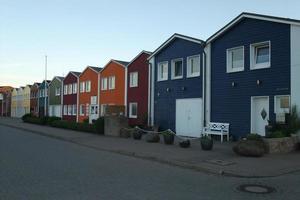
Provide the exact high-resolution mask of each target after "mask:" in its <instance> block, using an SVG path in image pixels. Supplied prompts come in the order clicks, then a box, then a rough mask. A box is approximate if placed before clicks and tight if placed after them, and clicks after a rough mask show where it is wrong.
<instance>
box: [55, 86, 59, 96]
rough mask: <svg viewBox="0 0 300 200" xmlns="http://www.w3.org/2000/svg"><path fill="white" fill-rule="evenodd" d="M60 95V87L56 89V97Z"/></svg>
mask: <svg viewBox="0 0 300 200" xmlns="http://www.w3.org/2000/svg"><path fill="white" fill-rule="evenodd" d="M59 95H60V87H57V88H55V96H59Z"/></svg>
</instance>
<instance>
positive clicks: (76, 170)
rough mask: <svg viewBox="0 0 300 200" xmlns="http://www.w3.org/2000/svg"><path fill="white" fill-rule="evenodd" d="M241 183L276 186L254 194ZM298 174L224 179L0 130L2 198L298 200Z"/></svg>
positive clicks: (0, 186)
mask: <svg viewBox="0 0 300 200" xmlns="http://www.w3.org/2000/svg"><path fill="white" fill-rule="evenodd" d="M241 184H263V185H268V186H271V187H274V188H275V189H276V192H273V193H271V194H252V193H246V192H241V191H239V190H237V189H236V188H237V187H238V186H239V185H241ZM299 185H300V173H295V174H289V175H286V176H281V177H276V178H267V179H266V178H264V179H245V178H234V177H223V176H217V175H211V174H205V173H202V172H196V171H192V170H189V169H183V168H178V167H172V166H169V165H164V164H160V163H156V162H152V161H147V160H142V159H136V158H133V157H128V156H123V155H118V154H114V153H108V152H103V151H99V150H95V149H91V148H88V147H84V146H80V145H77V144H73V143H69V142H65V141H61V140H57V139H52V138H48V137H45V136H40V135H36V134H33V133H30V132H26V131H23V130H19V129H14V128H8V127H5V126H1V125H0V199H1V200H6V199H9V200H11V199H17V200H19V199H21V200H22V199H30V200H33V199H56V200H57V199H59V200H60V199H72V200H76V199H105V200H106V199H107V200H113V199H130V200H135V199H151V200H152V199H165V200H168V199H172V200H173V199H184V200H186V199H222V200H225V199H231V200H234V199H243V200H247V199H280V200H282V199H285V200H288V199H293V200H297V199H300V190H299Z"/></svg>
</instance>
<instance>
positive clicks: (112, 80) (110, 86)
mask: <svg viewBox="0 0 300 200" xmlns="http://www.w3.org/2000/svg"><path fill="white" fill-rule="evenodd" d="M115 80H116V77H115V76H110V77H108V89H110V90H113V89H115Z"/></svg>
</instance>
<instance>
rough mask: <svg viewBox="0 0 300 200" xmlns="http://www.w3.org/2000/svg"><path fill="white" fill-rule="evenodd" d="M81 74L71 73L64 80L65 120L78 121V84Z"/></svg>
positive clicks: (63, 114)
mask: <svg viewBox="0 0 300 200" xmlns="http://www.w3.org/2000/svg"><path fill="white" fill-rule="evenodd" d="M79 75H80V72H69V73H68V74H67V76H66V77H65V78H64V80H63V109H62V110H63V113H62V118H63V120H67V121H77V120H78V119H77V107H78V104H77V102H78V97H79V96H78V82H79Z"/></svg>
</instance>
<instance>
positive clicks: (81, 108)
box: [79, 104, 84, 116]
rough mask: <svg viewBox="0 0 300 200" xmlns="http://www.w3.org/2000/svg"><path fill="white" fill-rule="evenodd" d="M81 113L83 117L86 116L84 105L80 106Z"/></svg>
mask: <svg viewBox="0 0 300 200" xmlns="http://www.w3.org/2000/svg"><path fill="white" fill-rule="evenodd" d="M79 112H80V115H81V116H84V104H80V107H79Z"/></svg>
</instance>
